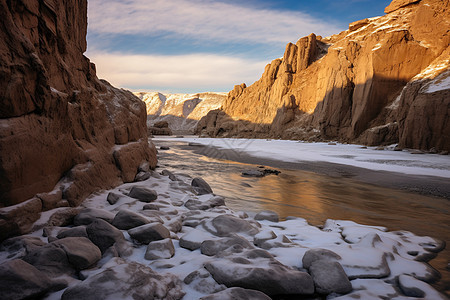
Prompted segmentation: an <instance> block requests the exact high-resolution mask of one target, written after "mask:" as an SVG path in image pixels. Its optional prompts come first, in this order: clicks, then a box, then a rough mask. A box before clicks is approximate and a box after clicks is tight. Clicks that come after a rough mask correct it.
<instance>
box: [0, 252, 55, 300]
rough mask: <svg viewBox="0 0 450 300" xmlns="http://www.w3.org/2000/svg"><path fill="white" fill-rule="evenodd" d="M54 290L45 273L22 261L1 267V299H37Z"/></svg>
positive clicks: (8, 263)
mask: <svg viewBox="0 0 450 300" xmlns="http://www.w3.org/2000/svg"><path fill="white" fill-rule="evenodd" d="M50 288H52V281H51V280H50V278H48V277H47V275H45V274H44V273H43V272H41V271H39V270H38V269H36V268H35V267H33V266H32V265H30V264H29V263H26V262H25V261H23V260H21V259H14V260H10V261H7V262H4V263H2V264H1V265H0V299H2V300H17V299H37V298H40V297H42V296H44V295H45V294H46V293H47V292H48V291H49V290H50Z"/></svg>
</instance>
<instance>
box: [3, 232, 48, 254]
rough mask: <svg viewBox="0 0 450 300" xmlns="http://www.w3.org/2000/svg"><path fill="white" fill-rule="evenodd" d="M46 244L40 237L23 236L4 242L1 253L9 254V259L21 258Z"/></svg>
mask: <svg viewBox="0 0 450 300" xmlns="http://www.w3.org/2000/svg"><path fill="white" fill-rule="evenodd" d="M45 244H46V243H44V242H43V241H42V240H41V239H40V238H38V237H35V236H25V235H22V236H17V237H13V238H9V239H7V240H5V241H3V242H2V243H1V244H0V251H2V252H6V253H8V258H21V257H24V256H25V255H27V254H28V253H31V252H33V251H34V250H36V249H39V248H40V247H42V246H44V245H45Z"/></svg>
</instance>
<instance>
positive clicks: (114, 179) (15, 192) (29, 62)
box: [0, 0, 156, 232]
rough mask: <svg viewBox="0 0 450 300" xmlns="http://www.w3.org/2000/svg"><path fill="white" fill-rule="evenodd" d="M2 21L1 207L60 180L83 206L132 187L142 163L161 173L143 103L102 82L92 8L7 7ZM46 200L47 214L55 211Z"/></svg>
mask: <svg viewBox="0 0 450 300" xmlns="http://www.w3.org/2000/svg"><path fill="white" fill-rule="evenodd" d="M0 20H1V21H0V26H1V28H2V30H0V41H1V43H0V56H1V57H2V59H1V63H0V78H2V79H1V80H0V98H1V99H2V101H1V102H0V157H2V158H5V157H7V158H8V159H2V160H1V162H0V199H1V200H0V202H1V203H0V206H11V205H14V204H18V203H20V202H23V201H25V200H27V199H30V198H32V197H33V196H34V195H35V194H37V193H46V192H49V191H52V190H54V187H55V185H56V184H57V183H58V182H60V181H61V182H63V183H64V184H63V185H62V186H63V187H64V188H63V189H62V198H63V199H66V200H68V202H69V203H70V204H71V205H72V206H76V205H78V204H80V203H81V202H82V201H83V200H84V198H85V197H86V196H87V195H89V194H91V193H92V192H93V191H95V190H99V189H106V188H111V187H113V186H115V185H118V184H120V183H121V182H123V181H128V179H129V178H131V180H133V179H134V176H135V175H136V173H137V169H138V166H139V165H140V164H141V163H142V162H143V161H148V162H150V165H151V166H152V167H155V165H156V149H155V148H154V147H151V146H149V143H148V140H147V131H146V109H145V104H144V103H143V102H142V101H140V100H139V99H138V98H137V97H135V96H134V95H133V94H132V93H131V92H128V91H125V90H119V89H116V88H114V87H112V86H111V85H109V83H108V82H106V81H101V80H99V79H98V78H97V76H96V70H95V65H94V64H93V63H91V62H90V61H89V59H88V58H87V57H85V56H84V55H83V53H84V52H85V51H86V46H87V45H86V32H87V1H86V0H81V1H63V2H61V1H38V0H31V1H24V0H18V1H14V3H11V2H10V1H7V0H1V1H0ZM130 143H131V144H130ZM116 145H119V146H122V145H125V146H123V150H120V149H118V148H120V147H119V146H116ZM128 145H130V146H128ZM128 150H132V154H131V153H128ZM124 151H127V153H122V152H124ZM116 152H117V153H119V154H120V155H113V154H114V153H116ZM118 156H120V157H118ZM133 172H134V174H132V173H133ZM41 195H42V194H41ZM44 198H45V197H44ZM44 200H45V206H44V208H48V207H51V206H53V205H54V204H55V203H53V202H52V201H53V200H51V199H50V200H51V201H50V200H49V201H47V199H44ZM47 204H48V205H49V206H48V205H47ZM47 206H48V207H47ZM0 225H1V224H0ZM8 230H11V231H13V230H14V228H8ZM1 231H2V232H3V228H2V230H1Z"/></svg>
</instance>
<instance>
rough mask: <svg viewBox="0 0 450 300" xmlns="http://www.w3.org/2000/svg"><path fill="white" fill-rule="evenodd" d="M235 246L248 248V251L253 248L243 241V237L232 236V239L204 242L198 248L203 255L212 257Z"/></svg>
mask: <svg viewBox="0 0 450 300" xmlns="http://www.w3.org/2000/svg"><path fill="white" fill-rule="evenodd" d="M236 245H238V246H241V247H242V248H248V249H252V248H254V246H253V245H252V244H251V243H250V242H249V241H247V240H246V239H244V238H243V237H240V236H238V235H234V236H232V237H228V238H223V239H220V240H215V241H212V240H207V241H204V242H203V243H202V244H201V246H200V251H201V252H202V254H204V255H208V256H213V255H217V254H219V253H220V252H222V251H224V250H226V249H228V248H230V247H233V246H236Z"/></svg>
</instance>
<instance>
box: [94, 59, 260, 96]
mask: <svg viewBox="0 0 450 300" xmlns="http://www.w3.org/2000/svg"><path fill="white" fill-rule="evenodd" d="M88 56H89V58H90V59H91V60H92V61H93V62H95V64H96V65H97V70H98V76H99V77H100V78H106V79H107V80H108V81H110V82H111V83H112V84H113V85H116V86H120V87H124V88H129V89H136V87H142V88H146V89H154V90H159V91H169V92H179V91H183V92H189V91H191V92H200V91H223V92H227V91H229V90H231V89H232V88H233V86H234V85H235V84H239V83H242V82H245V83H247V84H251V83H253V82H254V81H256V80H257V79H258V77H259V76H260V75H261V74H262V72H263V70H264V66H265V65H266V64H267V63H268V62H267V61H251V60H248V59H241V58H235V57H229V56H222V55H214V54H206V55H205V54H191V55H174V56H164V55H127V54H121V53H104V52H90V53H88ZM173 87H176V88H177V90H173ZM218 87H222V90H217V88H218Z"/></svg>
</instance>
